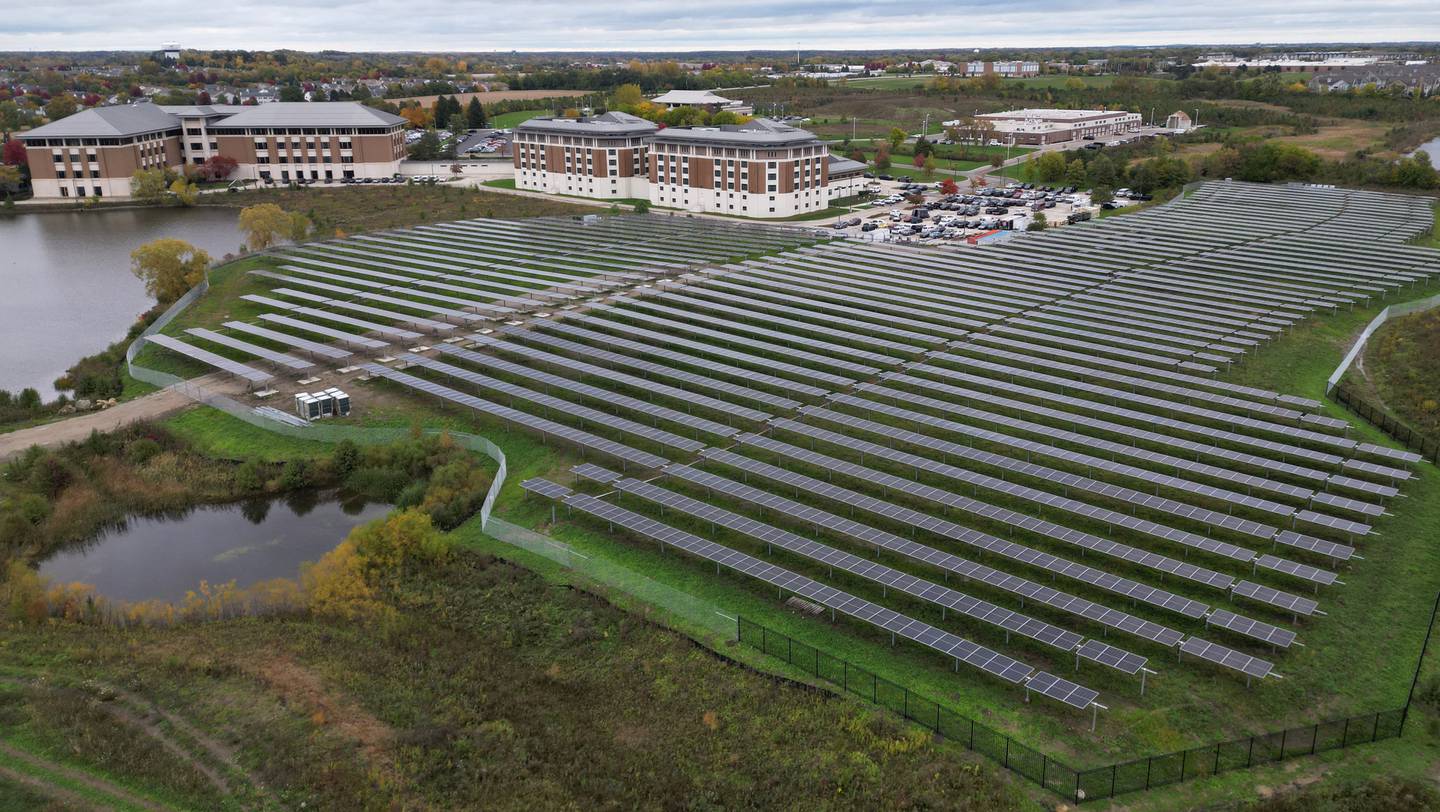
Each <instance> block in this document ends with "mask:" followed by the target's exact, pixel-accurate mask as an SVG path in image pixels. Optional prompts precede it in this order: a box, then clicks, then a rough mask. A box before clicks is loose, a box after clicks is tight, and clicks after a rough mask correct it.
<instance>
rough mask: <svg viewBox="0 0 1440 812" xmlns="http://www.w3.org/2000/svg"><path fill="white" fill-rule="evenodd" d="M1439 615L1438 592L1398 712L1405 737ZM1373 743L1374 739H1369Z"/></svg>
mask: <svg viewBox="0 0 1440 812" xmlns="http://www.w3.org/2000/svg"><path fill="white" fill-rule="evenodd" d="M1437 613H1440V592H1437V593H1435V605H1434V606H1432V607H1431V608H1430V625H1429V626H1426V627H1425V642H1424V643H1421V644H1420V659H1419V660H1417V661H1416V662H1415V676H1414V678H1412V679H1411V680H1410V693H1409V695H1408V696H1406V697H1405V709H1404V710H1402V711H1400V733H1399V735H1401V736H1404V735H1405V721H1406V720H1407V719H1409V718H1410V703H1411V702H1414V701H1415V687H1416V686H1417V685H1419V684H1420V669H1421V668H1422V667H1423V666H1424V665H1425V652H1426V651H1427V650H1428V649H1429V648H1430V635H1431V633H1432V632H1434V631H1435V615H1436V614H1437ZM1375 727H1376V730H1379V727H1380V714H1378V713H1377V714H1375ZM1371 741H1374V737H1373V736H1372V737H1371Z"/></svg>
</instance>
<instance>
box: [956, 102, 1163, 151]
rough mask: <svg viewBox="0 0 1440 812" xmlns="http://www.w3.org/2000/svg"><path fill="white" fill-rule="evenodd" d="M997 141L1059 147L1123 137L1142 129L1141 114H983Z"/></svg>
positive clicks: (1035, 111) (1038, 111) (1046, 111)
mask: <svg viewBox="0 0 1440 812" xmlns="http://www.w3.org/2000/svg"><path fill="white" fill-rule="evenodd" d="M976 118H977V119H979V120H981V121H985V122H989V124H990V126H991V127H992V131H993V133H994V136H993V138H994V139H995V140H998V141H1001V142H1006V141H1012V142H1013V143H1016V144H1056V143H1060V142H1063V141H1075V140H1079V139H1083V138H1085V137H1087V136H1089V137H1092V138H1094V137H1097V136H1102V135H1120V134H1123V133H1127V132H1131V131H1133V130H1136V129H1138V128H1139V127H1140V121H1141V119H1140V114H1139V113H1131V112H1127V111H1125V110H1049V109H1027V110H1010V111H1008V112H1004V113H982V114H981V115H979V116H976Z"/></svg>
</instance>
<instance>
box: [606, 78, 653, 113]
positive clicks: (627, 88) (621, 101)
mask: <svg viewBox="0 0 1440 812" xmlns="http://www.w3.org/2000/svg"><path fill="white" fill-rule="evenodd" d="M643 101H645V93H644V91H642V90H641V89H640V86H639V85H637V84H626V85H621V86H619V87H617V88H615V95H614V96H612V97H611V99H610V103H611V104H612V105H614V106H615V108H616V109H618V110H627V109H628V108H632V107H634V106H635V105H637V104H640V103H641V102H643Z"/></svg>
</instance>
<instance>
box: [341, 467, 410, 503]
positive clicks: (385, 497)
mask: <svg viewBox="0 0 1440 812" xmlns="http://www.w3.org/2000/svg"><path fill="white" fill-rule="evenodd" d="M414 481H415V480H414V478H413V477H412V476H410V474H408V473H407V472H406V471H404V470H400V469H398V468H380V467H367V468H358V469H356V470H355V471H353V472H352V473H351V474H350V475H349V476H348V477H346V478H345V489H346V490H348V491H350V492H352V493H354V494H355V495H356V496H363V497H365V498H366V499H369V500H371V501H374V502H391V503H393V502H395V501H396V500H398V499H399V497H400V493H401V492H402V491H404V490H405V489H406V487H407V486H409V485H410V484H411V483H412V482H414ZM417 484H419V485H420V486H421V488H422V489H423V488H424V485H425V483H424V482H423V481H421V482H419V483H417Z"/></svg>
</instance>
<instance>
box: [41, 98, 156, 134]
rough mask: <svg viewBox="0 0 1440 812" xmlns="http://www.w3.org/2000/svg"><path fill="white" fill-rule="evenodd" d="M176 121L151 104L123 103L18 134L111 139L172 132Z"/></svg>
mask: <svg viewBox="0 0 1440 812" xmlns="http://www.w3.org/2000/svg"><path fill="white" fill-rule="evenodd" d="M179 126H180V121H179V120H178V119H176V118H175V117H174V116H172V115H170V114H169V113H166V112H165V111H164V110H161V109H160V108H159V107H156V106H155V105H153V104H148V103H141V104H126V105H117V106H114V107H92V108H90V109H88V110H81V111H80V112H78V113H75V114H74V115H70V116H66V117H65V118H62V119H60V120H58V121H52V122H50V123H49V124H44V125H41V126H39V127H36V128H35V129H33V130H29V131H27V132H23V133H19V137H20V138H21V139H24V140H28V139H31V138H115V137H120V136H129V135H145V134H146V133H153V132H163V131H165V130H173V129H175V128H176V127H179Z"/></svg>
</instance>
